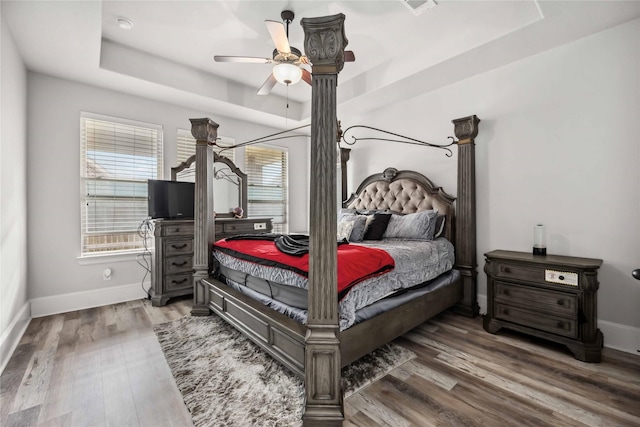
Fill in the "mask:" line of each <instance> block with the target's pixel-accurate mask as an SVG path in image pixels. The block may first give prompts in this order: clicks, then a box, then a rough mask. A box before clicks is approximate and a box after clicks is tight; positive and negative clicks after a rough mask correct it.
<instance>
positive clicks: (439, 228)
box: [433, 215, 447, 239]
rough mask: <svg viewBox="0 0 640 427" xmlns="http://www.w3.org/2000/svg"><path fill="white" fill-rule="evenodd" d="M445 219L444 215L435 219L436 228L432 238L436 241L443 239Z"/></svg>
mask: <svg viewBox="0 0 640 427" xmlns="http://www.w3.org/2000/svg"><path fill="white" fill-rule="evenodd" d="M446 219H447V217H446V216H444V215H438V218H436V228H435V230H434V232H433V238H434V239H437V238H438V237H444V223H445V221H446Z"/></svg>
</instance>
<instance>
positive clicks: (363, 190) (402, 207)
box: [344, 168, 455, 242]
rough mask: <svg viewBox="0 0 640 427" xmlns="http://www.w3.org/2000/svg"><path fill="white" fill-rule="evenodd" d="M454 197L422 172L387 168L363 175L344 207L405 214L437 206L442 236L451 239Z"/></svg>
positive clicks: (452, 237)
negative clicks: (440, 217)
mask: <svg viewBox="0 0 640 427" xmlns="http://www.w3.org/2000/svg"><path fill="white" fill-rule="evenodd" d="M454 200H455V198H454V197H451V196H450V195H448V194H447V193H446V192H445V191H444V190H443V189H442V188H441V187H436V186H434V185H433V183H432V182H431V181H430V180H429V179H428V178H427V177H425V176H424V175H422V174H420V173H418V172H413V171H399V170H397V169H395V168H387V169H385V170H384V172H382V173H379V174H375V175H371V176H370V177H368V178H367V179H365V180H364V181H363V182H362V184H360V186H359V187H358V189H357V190H356V192H355V193H354V194H353V195H352V196H351V197H350V198H349V200H347V201H346V202H345V203H344V207H346V208H350V209H358V210H390V211H393V212H398V213H403V214H409V213H415V212H422V211H426V210H430V209H438V211H439V213H440V214H441V215H445V216H446V221H445V237H446V238H447V239H448V240H449V241H450V242H455V240H454V234H453V233H454V229H455V228H454V225H455V224H454V222H455V220H454V216H455V215H454V208H453V202H454Z"/></svg>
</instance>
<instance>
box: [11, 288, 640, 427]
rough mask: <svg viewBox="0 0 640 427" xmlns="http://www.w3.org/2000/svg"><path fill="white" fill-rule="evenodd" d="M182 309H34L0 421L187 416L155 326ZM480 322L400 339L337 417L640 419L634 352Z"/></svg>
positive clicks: (381, 422) (542, 422)
mask: <svg viewBox="0 0 640 427" xmlns="http://www.w3.org/2000/svg"><path fill="white" fill-rule="evenodd" d="M190 309H191V298H189V297H187V298H181V299H173V300H171V301H170V302H169V304H168V305H167V306H165V307H152V306H151V304H150V303H149V301H147V300H139V301H132V302H127V303H122V304H115V305H111V306H106V307H99V308H94V309H89V310H82V311H76V312H71V313H66V314H60V315H55V316H48V317H43V318H38V319H33V320H32V321H31V324H30V325H29V328H28V329H27V332H26V333H25V335H24V337H23V338H22V340H21V342H20V345H19V346H18V348H17V349H16V352H15V353H14V355H13V356H12V358H11V360H10V361H9V364H8V365H7V367H6V369H5V371H4V373H3V374H2V376H1V377H0V425H2V426H73V427H76V426H107V425H109V426H118V427H120V426H190V425H191V418H190V416H189V413H188V411H187V410H186V408H185V406H184V404H183V402H182V398H181V396H180V393H179V392H178V390H177V388H176V385H175V382H174V380H173V377H172V376H171V372H170V371H169V368H168V366H167V364H166V361H165V359H164V356H163V354H162V350H161V349H160V346H159V344H158V342H157V340H156V337H155V334H154V332H153V330H152V325H153V324H157V323H162V322H166V321H170V320H174V319H178V318H180V317H182V316H186V315H188V314H189V311H190ZM481 325H482V321H481V318H479V317H478V318H475V319H467V318H464V317H460V316H457V315H454V314H449V313H445V314H442V315H440V316H438V317H436V318H435V319H433V320H431V321H429V322H427V323H425V324H423V325H422V326H420V327H418V328H416V329H415V330H413V331H411V332H410V333H408V334H406V335H405V336H403V337H401V338H399V339H398V340H397V342H398V343H399V344H401V345H404V346H406V347H408V348H410V349H412V350H413V351H414V352H415V353H416V354H418V357H417V358H416V359H414V360H412V361H410V362H408V363H406V364H404V365H403V366H401V367H399V368H397V369H395V370H394V371H393V372H392V373H390V374H389V375H387V376H386V377H384V378H383V379H381V380H379V381H377V382H376V383H374V384H373V385H371V386H369V387H368V388H366V389H364V390H362V391H360V392H359V393H357V394H355V395H353V396H351V397H349V398H348V399H347V400H345V414H346V421H345V423H344V424H345V426H394V427H395V426H432V425H433V426H492V427H493V426H511V425H513V426H536V427H537V426H584V425H588V426H638V425H640V356H636V355H632V354H628V353H622V352H618V351H615V350H610V349H606V348H605V349H604V352H603V360H602V363H600V364H588V363H583V362H580V361H577V360H575V359H574V358H573V357H572V356H571V354H570V353H569V351H568V350H566V349H564V348H563V347H561V346H558V345H556V344H553V343H549V342H545V341H541V340H537V339H533V338H529V337H527V336H525V335H521V334H518V333H515V332H509V331H501V332H500V333H498V334H497V335H491V334H489V333H487V332H485V331H484V329H482V326H481ZM605 339H606V337H605ZM211 425H212V426H215V425H216V423H215V422H212V424H211Z"/></svg>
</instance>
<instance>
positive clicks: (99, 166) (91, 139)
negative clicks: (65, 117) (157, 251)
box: [80, 113, 162, 255]
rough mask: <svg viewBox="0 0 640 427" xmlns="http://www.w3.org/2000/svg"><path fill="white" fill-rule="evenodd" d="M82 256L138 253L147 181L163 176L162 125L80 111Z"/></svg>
mask: <svg viewBox="0 0 640 427" xmlns="http://www.w3.org/2000/svg"><path fill="white" fill-rule="evenodd" d="M80 177H81V186H82V188H81V191H82V197H81V203H82V209H81V210H82V212H81V213H82V220H81V222H82V232H81V236H82V247H81V252H82V255H91V254H95V253H99V252H114V251H126V250H135V249H141V248H143V247H144V243H145V242H144V238H143V237H142V236H140V235H139V234H138V228H139V227H140V225H141V223H142V221H143V220H144V219H145V218H147V217H148V211H147V210H148V205H147V203H148V202H147V180H148V179H159V177H162V127H161V126H159V125H152V124H146V123H140V122H134V121H130V120H126V119H119V118H115V117H108V116H99V115H96V114H91V113H81V116H80Z"/></svg>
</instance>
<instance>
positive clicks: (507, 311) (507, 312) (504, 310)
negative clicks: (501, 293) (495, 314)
mask: <svg viewBox="0 0 640 427" xmlns="http://www.w3.org/2000/svg"><path fill="white" fill-rule="evenodd" d="M502 314H505V315H507V316H508V315H509V309H506V308H505V309H503V310H502Z"/></svg>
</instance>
